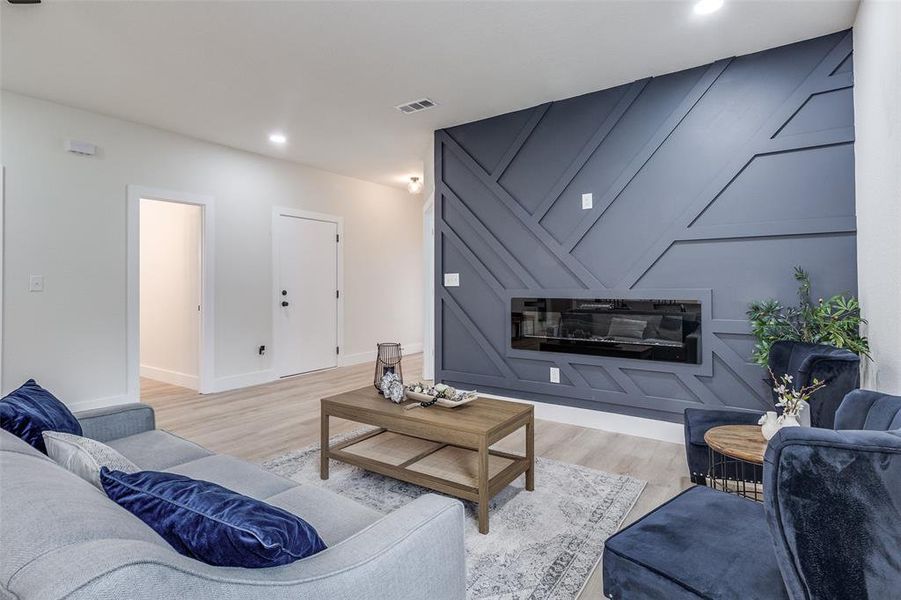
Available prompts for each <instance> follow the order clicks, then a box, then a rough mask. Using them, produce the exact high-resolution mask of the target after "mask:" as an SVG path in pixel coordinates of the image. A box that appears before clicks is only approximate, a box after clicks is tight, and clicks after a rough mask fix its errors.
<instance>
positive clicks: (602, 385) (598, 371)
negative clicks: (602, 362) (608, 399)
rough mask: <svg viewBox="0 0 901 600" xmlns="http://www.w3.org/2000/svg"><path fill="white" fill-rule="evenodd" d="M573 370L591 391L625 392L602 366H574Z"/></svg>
mask: <svg viewBox="0 0 901 600" xmlns="http://www.w3.org/2000/svg"><path fill="white" fill-rule="evenodd" d="M573 368H574V369H575V370H576V371H577V372H578V373H579V375H581V377H582V379H583V380H585V381H586V382H587V383H588V385H589V386H590V387H591V388H592V389H595V390H603V391H606V392H617V393H624V392H625V390H623V388H622V387H620V386H619V385H617V383H616V380H615V379H613V378H612V377H611V376H610V374H609V373H608V372H607V370H606V369H605V368H604V367H602V366H597V365H580V364H574V365H573Z"/></svg>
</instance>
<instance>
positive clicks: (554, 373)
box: [551, 367, 560, 383]
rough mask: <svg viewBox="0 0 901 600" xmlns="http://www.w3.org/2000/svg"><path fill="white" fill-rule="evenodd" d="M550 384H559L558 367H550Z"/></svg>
mask: <svg viewBox="0 0 901 600" xmlns="http://www.w3.org/2000/svg"><path fill="white" fill-rule="evenodd" d="M551 383H560V369H559V367H551Z"/></svg>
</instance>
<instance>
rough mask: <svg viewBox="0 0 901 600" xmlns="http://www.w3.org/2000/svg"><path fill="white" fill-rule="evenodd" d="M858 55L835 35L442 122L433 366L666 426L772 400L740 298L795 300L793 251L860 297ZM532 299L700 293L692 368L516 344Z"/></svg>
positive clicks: (509, 389)
mask: <svg viewBox="0 0 901 600" xmlns="http://www.w3.org/2000/svg"><path fill="white" fill-rule="evenodd" d="M851 52H852V40H851V34H850V32H841V33H837V34H833V35H829V36H824V37H821V38H816V39H812V40H808V41H805V42H800V43H797V44H792V45H789V46H784V47H781V48H774V49H771V50H767V51H764V52H759V53H756V54H752V55H747V56H740V57H735V58H731V59H724V60H720V61H717V62H715V63H712V64H710V65H705V66H700V67H696V68H693V69H688V70H685V71H681V72H678V73H673V74H668V75H663V76H659V77H654V78H647V79H642V80H639V81H635V82H633V83H630V84H626V85H622V86H618V87H616V88H612V89H609V90H603V91H600V92H595V93H592V94H586V95H584V96H579V97H576V98H570V99H567V100H561V101H556V102H550V103H547V104H543V105H541V106H536V107H534V108H531V109H526V110H523V111H518V112H516V113H511V114H509V115H501V116H499V117H494V118H491V119H485V120H482V121H477V122H474V123H468V124H465V125H460V126H457V127H453V128H450V129H448V130H441V131H437V132H436V134H435V157H436V160H435V180H436V187H437V189H436V199H437V200H436V202H437V209H438V210H437V211H436V214H437V215H438V219H437V223H436V305H435V308H436V332H435V333H436V349H437V352H436V363H437V364H436V366H437V374H436V378H437V379H439V380H443V381H447V382H449V383H452V384H453V385H457V386H459V387H467V386H468V387H472V388H477V389H480V390H484V391H487V392H492V393H498V394H502V395H503V394H507V395H513V396H518V397H524V398H531V399H534V400H537V401H542V402H552V403H558V404H565V405H570V406H580V407H585V408H592V407H593V408H597V409H601V410H608V411H616V412H621V413H624V414H632V415H639V416H647V417H652V418H658V419H664V420H669V421H680V420H681V416H682V411H683V410H684V408H685V407H687V406H698V405H709V406H734V407H740V408H748V409H752V408H753V409H758V408H764V407H766V406H768V405H769V403H770V402H771V401H770V399H769V391H768V389H767V386H766V385H765V383H764V382H763V377H764V371H763V370H762V369H761V368H760V367H759V366H757V365H755V364H753V363H751V362H750V352H751V349H752V348H753V338H752V337H751V336H750V331H749V327H748V323H747V321H746V319H745V311H746V309H747V304H748V302H750V301H751V300H754V299H758V298H765V297H775V298H778V299H780V300H782V301H783V302H787V303H792V302H794V301H795V290H796V286H795V284H794V281H793V280H792V276H791V275H792V267H793V266H794V265H795V264H803V265H804V267H805V268H806V269H808V270H809V271H810V272H811V275H812V278H813V282H814V290H813V294H814V296H815V297H819V296H824V295H827V294H833V293H842V292H848V293H855V292H856V244H855V231H856V223H855V220H856V218H855V209H854V185H853V184H854V171H853V169H854V159H853V141H854V130H853V104H852V101H851V99H852V96H851V93H852V89H851V88H852V85H853V72H852V69H853V61H852V60H851V58H850V57H851ZM583 193H591V194H592V195H593V207H592V208H591V209H587V210H583V209H582V206H581V196H582V194H583ZM445 272H457V273H460V286H459V287H451V288H445V287H443V278H442V275H443V273H445ZM521 296H526V297H529V296H531V297H579V298H638V297H652V298H675V297H679V298H682V299H686V300H692V299H697V300H700V301H701V303H702V306H703V308H702V322H703V326H702V336H701V344H700V353H699V356H700V360H701V362H700V364H686V363H675V362H673V363H668V362H649V361H637V360H633V359H628V358H609V357H602V356H587V355H579V354H562V353H560V354H558V353H549V352H534V351H529V350H520V349H513V348H511V347H510V323H509V310H510V300H511V298H513V297H521ZM555 366H556V367H557V368H558V369H560V383H559V384H552V383H550V381H549V369H550V368H551V367H555Z"/></svg>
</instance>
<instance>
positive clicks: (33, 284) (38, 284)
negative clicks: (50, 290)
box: [28, 275, 44, 292]
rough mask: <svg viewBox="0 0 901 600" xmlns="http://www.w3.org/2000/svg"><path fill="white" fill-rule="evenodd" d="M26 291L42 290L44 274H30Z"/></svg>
mask: <svg viewBox="0 0 901 600" xmlns="http://www.w3.org/2000/svg"><path fill="white" fill-rule="evenodd" d="M28 291H29V292H43V291H44V276H43V275H32V276H31V277H29V279H28Z"/></svg>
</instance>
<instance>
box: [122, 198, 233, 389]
mask: <svg viewBox="0 0 901 600" xmlns="http://www.w3.org/2000/svg"><path fill="white" fill-rule="evenodd" d="M127 214H128V217H127V220H128V283H127V285H128V290H127V296H128V301H127V306H128V308H127V337H128V345H127V357H126V361H127V379H128V382H127V383H128V396H129V398H130V399H131V400H133V401H139V400H140V390H141V379H142V378H144V379H145V381H147V382H148V383H161V384H167V385H176V386H179V387H183V388H189V389H192V390H196V391H199V392H200V393H208V392H212V391H215V390H214V389H213V372H214V371H213V360H212V355H213V314H212V308H213V272H214V266H213V265H214V263H213V259H214V256H213V250H214V245H213V223H214V219H213V198H211V197H209V196H202V195H198V194H190V193H186V192H177V191H171V190H159V189H153V188H144V187H138V186H128V211H127Z"/></svg>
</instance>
